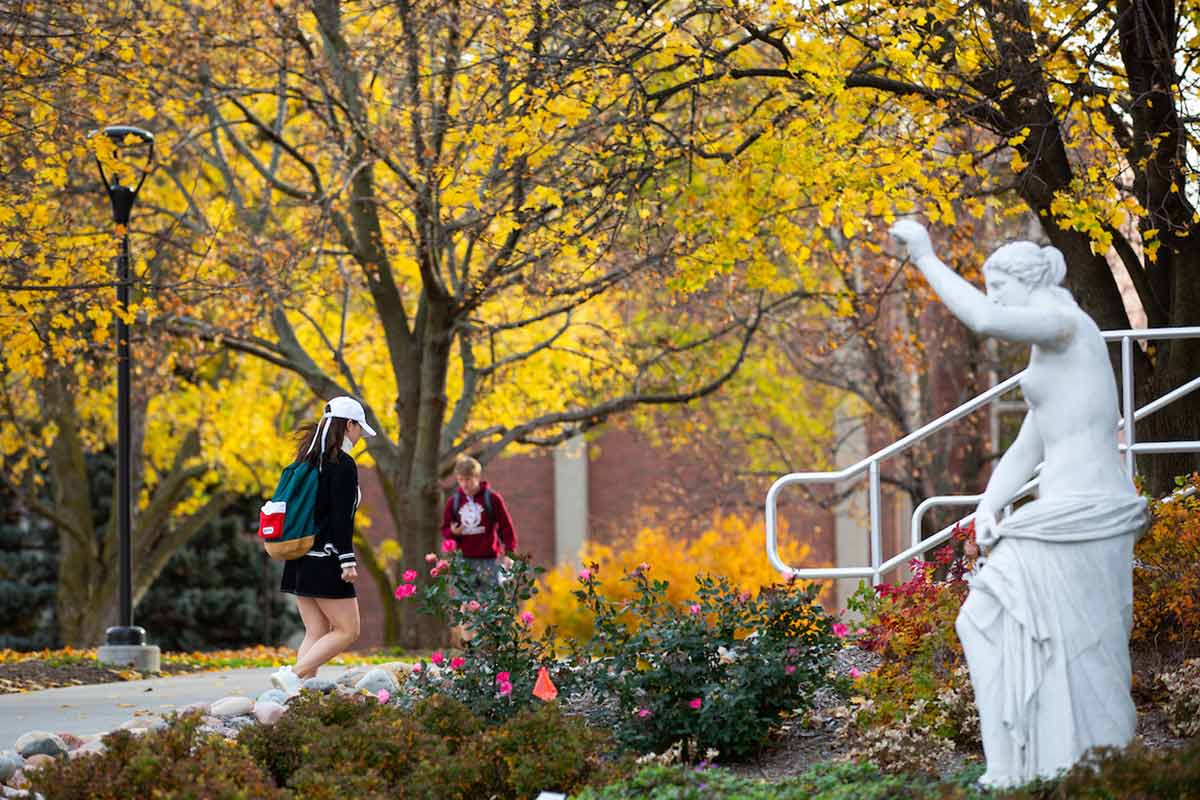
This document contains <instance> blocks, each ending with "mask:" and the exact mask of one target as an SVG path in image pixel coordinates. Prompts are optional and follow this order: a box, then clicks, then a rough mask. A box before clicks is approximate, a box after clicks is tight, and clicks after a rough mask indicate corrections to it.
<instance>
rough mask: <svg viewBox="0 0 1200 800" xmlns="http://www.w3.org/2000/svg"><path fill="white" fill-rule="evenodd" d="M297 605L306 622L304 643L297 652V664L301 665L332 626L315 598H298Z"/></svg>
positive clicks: (301, 616)
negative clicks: (306, 655)
mask: <svg viewBox="0 0 1200 800" xmlns="http://www.w3.org/2000/svg"><path fill="white" fill-rule="evenodd" d="M296 605H297V607H298V608H299V609H300V619H301V620H302V621H303V622H304V641H303V642H301V643H300V649H299V650H297V651H296V662H297V663H299V662H300V661H301V660H302V659H303V658H304V656H305V654H307V653H308V651H309V650H311V649H312V646H313V645H314V644H316V643H317V641H318V640H319V639H320V638H321V637H322V636H324V635H325V634H327V633H329V630H330V625H329V619H328V618H327V617H326V616H325V614H324V613H322V611H321V607H320V606H319V605H317V599H316V598H315V597H297V598H296Z"/></svg>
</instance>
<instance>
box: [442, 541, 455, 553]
mask: <svg viewBox="0 0 1200 800" xmlns="http://www.w3.org/2000/svg"><path fill="white" fill-rule="evenodd" d="M457 547H458V545H457V544H455V543H454V540H453V539H442V550H443V551H445V552H447V553H453V552H454V550H455V548H457Z"/></svg>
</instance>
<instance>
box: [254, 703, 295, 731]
mask: <svg viewBox="0 0 1200 800" xmlns="http://www.w3.org/2000/svg"><path fill="white" fill-rule="evenodd" d="M285 711H287V707H286V706H284V705H283V704H282V703H272V702H270V701H266V702H258V703H255V704H254V718H255V719H257V720H258V721H259V722H260V723H262V724H263V725H274V724H275V723H276V722H278V721H279V718H280V717H282V716H283V712H285Z"/></svg>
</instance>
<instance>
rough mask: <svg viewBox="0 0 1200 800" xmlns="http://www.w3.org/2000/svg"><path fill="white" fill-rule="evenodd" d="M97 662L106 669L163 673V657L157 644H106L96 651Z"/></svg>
mask: <svg viewBox="0 0 1200 800" xmlns="http://www.w3.org/2000/svg"><path fill="white" fill-rule="evenodd" d="M96 660H97V661H99V662H100V663H101V664H103V665H104V666H106V667H133V668H134V669H136V670H137V671H138V672H162V655H161V653H160V652H159V650H158V645H156V644H106V645H102V646H101V647H99V648H98V649H97V650H96Z"/></svg>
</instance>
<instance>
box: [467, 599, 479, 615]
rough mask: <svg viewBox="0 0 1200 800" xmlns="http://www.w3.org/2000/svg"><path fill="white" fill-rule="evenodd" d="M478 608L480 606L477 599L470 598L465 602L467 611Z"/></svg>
mask: <svg viewBox="0 0 1200 800" xmlns="http://www.w3.org/2000/svg"><path fill="white" fill-rule="evenodd" d="M479 608H480V606H479V601H478V600H472V601H470V602H469V603H467V611H471V612H475V611H478V610H479Z"/></svg>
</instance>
